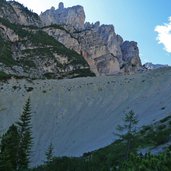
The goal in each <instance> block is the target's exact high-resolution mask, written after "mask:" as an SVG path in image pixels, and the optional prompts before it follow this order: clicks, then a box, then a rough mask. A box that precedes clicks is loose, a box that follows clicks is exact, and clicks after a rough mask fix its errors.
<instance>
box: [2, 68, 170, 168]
mask: <svg viewBox="0 0 171 171" xmlns="http://www.w3.org/2000/svg"><path fill="white" fill-rule="evenodd" d="M29 87H32V88H33V90H32V91H28V90H29V89H30V90H31V89H32V88H29ZM29 96H30V97H31V103H32V115H33V116H32V124H33V137H34V144H33V149H32V154H31V155H32V157H31V158H32V165H37V164H40V163H41V162H42V161H43V160H44V157H45V151H46V149H47V148H48V146H49V144H50V143H52V144H53V146H54V152H55V155H59V156H63V155H67V156H80V155H81V154H83V153H84V152H88V151H92V150H95V149H98V148H100V147H103V146H106V145H108V144H110V143H111V142H112V141H113V140H114V139H115V138H116V137H114V135H113V132H114V129H115V127H116V125H117V124H119V123H121V120H122V118H123V116H124V114H125V113H126V112H128V111H130V110H134V111H135V113H136V114H137V117H138V119H139V120H140V122H139V126H141V125H144V124H150V123H152V122H155V121H157V120H159V119H161V118H163V117H165V116H167V115H169V114H171V68H161V69H157V70H153V71H148V72H144V73H139V74H135V75H130V76H110V77H109V76H108V77H96V78H77V79H71V80H60V81H59V80H35V81H27V80H15V79H12V80H9V81H8V82H6V83H4V82H0V131H1V132H3V131H5V130H6V129H7V128H8V126H9V125H10V124H12V123H13V122H14V121H16V120H17V119H18V117H19V114H20V113H21V112H22V107H23V104H24V102H25V100H26V99H27V98H28V97H29Z"/></svg>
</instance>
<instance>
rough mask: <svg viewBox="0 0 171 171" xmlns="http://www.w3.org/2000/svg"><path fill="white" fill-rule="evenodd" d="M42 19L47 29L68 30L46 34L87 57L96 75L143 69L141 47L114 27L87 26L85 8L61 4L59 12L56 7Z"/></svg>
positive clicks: (44, 14) (96, 24)
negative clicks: (60, 26)
mask: <svg viewBox="0 0 171 171" xmlns="http://www.w3.org/2000/svg"><path fill="white" fill-rule="evenodd" d="M40 18H41V20H42V22H43V24H44V25H46V26H47V27H48V26H49V25H50V24H58V25H62V26H63V27H64V28H65V29H66V30H65V31H63V32H61V31H60V30H59V29H56V28H54V27H50V28H49V27H48V28H46V29H45V30H44V31H46V32H47V33H48V34H49V35H51V36H53V37H54V38H55V39H56V40H58V41H60V42H61V43H62V44H64V45H66V47H68V48H70V49H74V50H76V51H77V52H78V53H79V54H81V55H83V57H84V58H85V60H86V61H87V62H88V64H89V65H90V68H91V70H92V71H93V72H94V73H95V74H96V75H113V74H116V73H134V72H136V71H138V70H140V69H142V65H141V60H140V57H139V49H138V46H137V43H136V42H134V41H123V38H122V37H121V36H120V35H117V34H116V33H115V30H114V26H113V25H104V24H102V25H100V22H96V23H95V24H90V23H89V22H85V12H84V8H83V7H82V6H79V5H78V6H74V7H69V8H65V7H64V4H63V3H62V2H61V3H59V7H58V9H55V8H54V7H52V8H51V9H49V10H46V11H45V12H43V13H41V15H40Z"/></svg>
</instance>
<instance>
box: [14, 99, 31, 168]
mask: <svg viewBox="0 0 171 171" xmlns="http://www.w3.org/2000/svg"><path fill="white" fill-rule="evenodd" d="M17 125H18V132H19V139H20V140H19V144H18V154H17V164H18V167H17V170H22V169H26V168H28V164H29V155H30V151H31V145H32V132H31V107H30V98H29V99H28V100H27V101H26V103H25V105H24V107H23V113H22V115H21V116H20V119H19V122H18V123H17Z"/></svg>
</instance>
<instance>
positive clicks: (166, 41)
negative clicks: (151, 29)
mask: <svg viewBox="0 0 171 171" xmlns="http://www.w3.org/2000/svg"><path fill="white" fill-rule="evenodd" d="M155 31H156V32H157V33H158V36H157V41H158V43H159V44H163V45H164V49H165V50H166V51H167V52H169V53H171V17H169V22H168V23H165V24H163V25H159V26H156V27H155Z"/></svg>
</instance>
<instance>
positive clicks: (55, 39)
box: [0, 0, 142, 78]
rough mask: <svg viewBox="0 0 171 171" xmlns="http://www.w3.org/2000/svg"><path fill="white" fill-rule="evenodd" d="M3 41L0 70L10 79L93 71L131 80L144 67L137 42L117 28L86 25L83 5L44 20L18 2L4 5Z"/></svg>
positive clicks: (0, 4)
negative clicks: (130, 39) (132, 75)
mask: <svg viewBox="0 0 171 171" xmlns="http://www.w3.org/2000/svg"><path fill="white" fill-rule="evenodd" d="M0 37H1V38H2V39H1V41H2V45H3V44H4V45H5V48H3V47H1V49H0V54H1V56H2V57H1V56H0V62H1V67H0V70H1V71H5V72H7V73H9V74H14V73H15V72H16V74H18V73H20V76H31V77H37V78H39V77H40V78H42V76H43V75H44V74H47V73H48V75H49V73H50V75H54V76H55V78H58V77H61V73H62V75H66V73H68V72H73V71H74V72H75V70H77V72H78V73H80V71H78V70H79V69H83V68H84V69H86V70H87V69H88V68H90V70H91V72H90V70H89V69H88V70H89V71H88V73H89V74H90V73H91V74H92V72H93V73H95V75H96V76H100V75H113V74H118V73H124V74H125V73H126V74H131V73H135V72H136V71H138V70H139V69H141V67H142V66H141V60H140V57H139V50H138V46H137V43H136V42H133V41H130V42H129V41H124V40H123V38H122V37H121V36H120V35H117V34H116V33H115V29H114V26H113V25H104V24H102V25H101V24H100V22H96V23H94V24H91V23H89V22H85V12H84V9H83V7H82V6H79V5H78V6H74V7H70V8H65V7H64V4H63V3H62V2H61V3H59V6H58V9H55V8H54V7H52V8H51V9H49V10H47V11H45V12H43V13H42V14H41V15H40V16H38V15H37V14H35V13H33V12H31V11H30V10H28V9H27V7H24V6H23V5H21V4H19V3H18V2H15V1H5V0H1V1H0ZM2 45H1V46H2ZM2 51H5V52H2ZM2 54H4V55H2ZM6 54H7V55H6ZM7 56H8V59H6V58H7ZM81 58H82V59H81ZM21 65H23V66H21ZM17 66H18V68H17ZM21 68H22V69H21ZM21 73H23V74H21ZM82 73H85V71H84V72H82ZM89 74H88V75H89ZM91 74H90V75H91ZM78 75H79V74H78ZM78 75H77V76H78ZM83 75H84V74H83ZM85 75H86V74H85ZM62 77H63V76H62Z"/></svg>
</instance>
